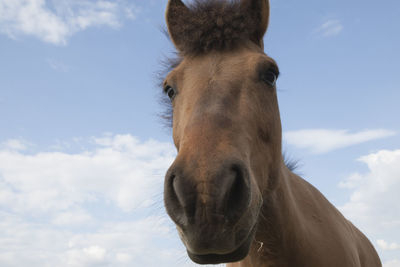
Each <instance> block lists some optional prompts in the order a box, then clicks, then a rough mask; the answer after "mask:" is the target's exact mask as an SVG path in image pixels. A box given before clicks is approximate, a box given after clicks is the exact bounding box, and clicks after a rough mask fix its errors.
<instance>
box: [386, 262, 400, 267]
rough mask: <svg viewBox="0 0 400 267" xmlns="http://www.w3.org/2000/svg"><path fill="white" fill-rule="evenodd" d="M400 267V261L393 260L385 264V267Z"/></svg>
mask: <svg viewBox="0 0 400 267" xmlns="http://www.w3.org/2000/svg"><path fill="white" fill-rule="evenodd" d="M399 266H400V260H392V261H388V262H385V263H384V264H383V267H399Z"/></svg>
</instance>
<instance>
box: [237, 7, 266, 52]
mask: <svg viewBox="0 0 400 267" xmlns="http://www.w3.org/2000/svg"><path fill="white" fill-rule="evenodd" d="M241 4H242V7H243V9H244V11H245V12H246V13H247V14H249V16H251V17H252V18H254V19H255V24H256V25H254V26H255V29H254V31H253V35H252V36H250V38H251V39H252V41H254V42H255V43H256V44H259V45H260V46H261V48H264V42H263V37H264V35H265V33H266V31H267V28H268V24H269V9H270V4H269V0H242V1H241Z"/></svg>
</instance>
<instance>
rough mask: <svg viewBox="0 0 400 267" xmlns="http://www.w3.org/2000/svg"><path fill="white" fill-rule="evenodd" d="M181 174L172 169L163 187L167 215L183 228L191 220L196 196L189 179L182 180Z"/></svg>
mask: <svg viewBox="0 0 400 267" xmlns="http://www.w3.org/2000/svg"><path fill="white" fill-rule="evenodd" d="M183 178H184V177H183V176H182V175H181V173H180V172H179V171H178V170H177V169H174V171H172V170H171V171H169V172H168V174H167V176H166V180H165V187H164V202H165V207H166V209H167V213H168V214H169V216H170V217H171V219H172V220H173V221H174V222H175V223H176V224H177V225H179V226H180V227H182V228H184V226H185V225H187V224H188V222H189V220H191V219H193V217H194V213H195V210H196V208H195V205H196V201H195V200H196V194H195V192H194V191H193V190H194V187H193V184H192V182H191V181H190V179H183Z"/></svg>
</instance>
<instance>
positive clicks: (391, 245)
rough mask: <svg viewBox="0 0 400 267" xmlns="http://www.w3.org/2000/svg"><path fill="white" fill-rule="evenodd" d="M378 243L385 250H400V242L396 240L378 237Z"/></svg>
mask: <svg viewBox="0 0 400 267" xmlns="http://www.w3.org/2000/svg"><path fill="white" fill-rule="evenodd" d="M376 243H377V244H378V246H379V247H380V248H381V249H383V250H400V244H397V243H395V242H392V243H388V242H386V241H385V240H383V239H378V240H377V241H376Z"/></svg>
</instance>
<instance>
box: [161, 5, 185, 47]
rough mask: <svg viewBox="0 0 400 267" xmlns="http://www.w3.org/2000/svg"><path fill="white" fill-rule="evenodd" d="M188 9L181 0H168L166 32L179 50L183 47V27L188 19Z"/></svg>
mask: <svg viewBox="0 0 400 267" xmlns="http://www.w3.org/2000/svg"><path fill="white" fill-rule="evenodd" d="M190 13H191V12H190V10H189V9H188V8H187V7H186V6H185V4H184V3H183V2H182V0H169V1H168V6H167V11H166V14H165V18H166V21H167V27H168V33H169V36H170V37H171V40H172V42H173V43H174V45H175V47H176V48H177V49H178V50H179V51H183V49H184V47H183V46H184V38H185V37H184V36H185V35H184V34H183V33H184V28H185V25H186V24H187V23H188V22H189V21H190V15H191V14H190Z"/></svg>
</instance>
